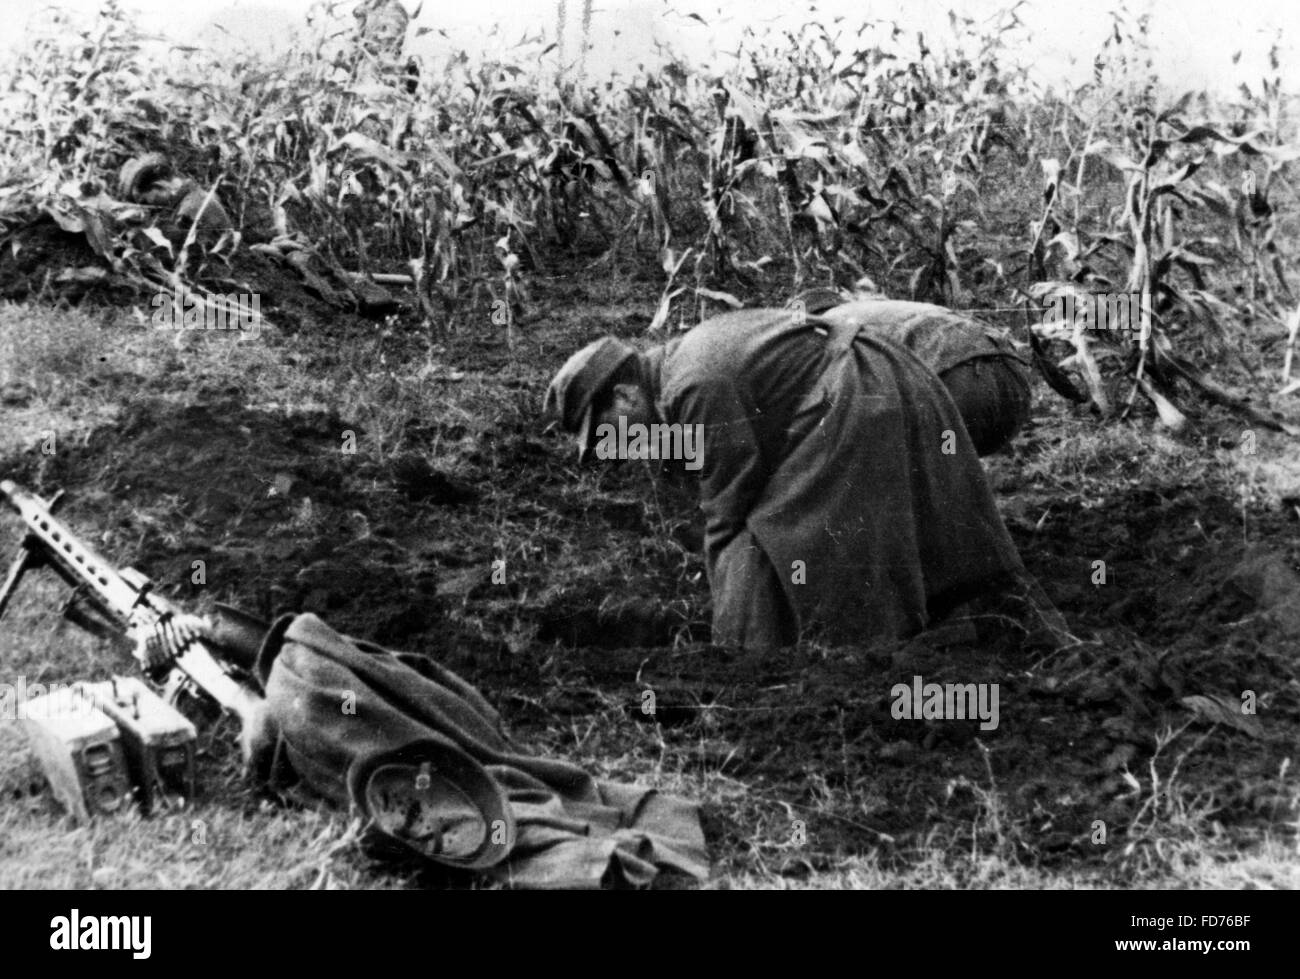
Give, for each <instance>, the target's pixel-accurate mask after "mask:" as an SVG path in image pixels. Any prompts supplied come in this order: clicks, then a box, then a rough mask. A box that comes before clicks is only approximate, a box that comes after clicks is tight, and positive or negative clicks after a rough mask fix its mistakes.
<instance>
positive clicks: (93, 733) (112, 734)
mask: <svg viewBox="0 0 1300 979" xmlns="http://www.w3.org/2000/svg"><path fill="white" fill-rule="evenodd" d="M23 729H24V731H25V732H26V734H27V738H28V740H29V741H30V742H31V746H32V751H33V752H34V753H35V754H36V757H37V760H38V761H39V762H40V764H41V768H42V769H43V770H44V772H45V777H46V778H47V779H49V782H50V788H51V789H52V790H53V792H54V797H55V798H56V799H58V800H59V802H61V803H62V804H63V806H64V808H66V809H67V810H68V812H69V813H71V814H72V816H73V818H74V819H77V820H80V821H82V822H86V821H89V819H90V817H91V816H92V815H94V814H96V813H112V812H117V811H118V810H119V809H121V808H122V807H123V806H125V805H128V804H129V802H130V799H131V781H130V777H129V774H128V771H127V763H126V755H125V753H124V752H123V750H122V742H121V735H120V734H119V732H118V729H117V725H116V724H115V723H113V721H112V719H111V718H109V716H108V715H107V714H105V713H104V712H103V711H101V710H99V709H98V708H96V707H95V706H94V704H92V703H91V702H90V701H89V700H87V699H86V698H84V697H82V696H80V695H79V694H78V693H77V692H76V691H75V690H74V689H73V688H71V687H65V688H62V689H59V690H55V691H52V692H51V693H48V694H46V695H45V696H42V697H33V698H32V699H31V700H29V701H27V702H26V703H25V704H24V705H23Z"/></svg>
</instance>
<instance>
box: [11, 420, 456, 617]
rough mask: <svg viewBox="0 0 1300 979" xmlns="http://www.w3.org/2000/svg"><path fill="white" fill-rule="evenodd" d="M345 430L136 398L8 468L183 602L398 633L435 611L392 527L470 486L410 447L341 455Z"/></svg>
mask: <svg viewBox="0 0 1300 979" xmlns="http://www.w3.org/2000/svg"><path fill="white" fill-rule="evenodd" d="M350 436H351V437H355V438H362V437H363V436H364V433H363V432H362V431H360V429H359V428H358V427H357V426H355V425H352V424H349V423H347V422H345V421H344V420H343V419H340V418H338V417H337V416H334V415H329V414H323V413H318V412H305V413H292V414H288V415H278V414H272V413H269V412H261V411H252V410H249V409H247V408H244V407H243V406H241V405H238V404H235V403H229V402H227V403H218V404H211V405H203V406H191V407H187V408H176V407H175V406H173V405H169V404H165V403H161V402H158V403H151V404H139V405H135V406H133V407H132V408H130V409H129V410H128V411H127V412H126V413H125V415H124V417H123V418H122V420H121V422H120V424H119V425H118V426H116V427H111V428H101V429H99V430H96V431H95V432H93V433H92V434H91V435H90V436H89V438H88V439H87V440H86V442H85V444H84V445H80V446H76V447H69V448H67V449H64V450H61V451H60V453H59V454H58V455H57V456H55V457H53V458H52V459H47V460H45V461H46V463H47V465H45V466H44V467H43V468H40V467H39V466H38V464H37V460H36V459H34V458H32V457H30V456H29V457H27V458H26V459H25V460H23V461H20V463H19V465H18V466H17V467H16V469H15V470H14V471H15V475H16V477H17V478H18V479H19V480H20V481H24V482H30V483H32V484H36V483H38V482H39V483H40V484H41V485H40V486H39V489H40V490H41V491H43V492H49V491H51V489H52V488H53V487H56V486H61V487H66V488H68V489H69V490H70V500H69V505H68V508H67V511H66V514H65V519H67V520H68V521H69V523H70V524H71V525H72V526H73V527H74V528H94V527H98V528H100V529H101V531H102V535H103V537H102V539H101V540H99V541H96V542H95V543H96V545H97V546H99V547H101V548H102V549H103V550H104V551H105V552H106V554H107V555H109V556H112V557H114V558H116V559H123V560H129V561H131V562H132V563H134V564H135V565H136V566H137V567H139V568H140V569H141V570H143V571H145V572H146V573H147V574H148V575H150V577H152V578H153V579H154V580H155V581H156V582H158V584H159V585H160V586H161V587H163V588H164V589H167V590H168V591H171V592H173V593H174V594H176V595H177V596H178V597H180V598H183V599H185V600H198V599H202V598H204V597H211V598H214V599H217V600H222V601H231V602H235V603H237V604H240V605H243V606H245V607H247V608H249V609H250V610H251V611H256V612H258V613H259V614H261V615H263V616H267V617H271V616H274V615H278V614H280V613H283V612H286V611H313V612H317V613H320V614H322V615H324V616H326V617H328V618H329V620H330V621H331V622H333V623H335V624H336V625H337V626H338V627H340V628H341V629H343V630H345V631H348V632H351V633H354V634H356V635H362V636H366V637H369V638H373V639H375V640H376V641H379V642H400V641H402V640H403V639H405V638H407V637H409V636H411V635H412V634H414V633H421V632H424V631H425V630H428V629H429V628H430V627H431V626H432V625H434V624H435V623H436V622H438V620H439V619H440V616H441V612H440V609H439V605H438V599H437V594H436V592H437V588H436V578H435V574H434V571H433V568H432V565H431V564H430V563H429V562H428V561H426V560H422V559H421V558H420V556H419V555H418V553H415V552H413V550H412V549H411V547H410V545H409V539H406V538H405V535H403V534H402V533H401V532H400V531H399V530H398V529H397V528H399V527H404V526H405V527H407V528H409V529H414V528H412V527H411V525H412V523H414V524H415V525H416V526H418V525H419V524H420V523H421V522H422V521H423V519H424V518H425V517H426V516H427V513H428V509H429V508H430V507H432V506H435V505H438V504H441V503H444V502H446V503H455V502H460V501H463V500H465V499H469V498H472V495H473V494H472V491H471V490H470V489H469V488H468V487H465V486H462V485H460V484H459V483H457V482H456V481H454V480H452V479H451V478H450V477H449V476H447V475H446V474H444V473H441V472H439V471H437V470H436V469H435V468H433V467H432V466H431V465H430V464H429V463H428V462H427V460H423V459H419V458H418V457H413V456H404V457H398V458H397V459H395V460H390V461H383V462H377V461H375V460H370V459H366V458H364V457H362V456H360V455H356V454H350V453H349V452H347V451H346V448H347V446H348V445H349V444H350V443H349V438H350ZM38 468H39V470H40V471H39V473H38V472H37V470H38ZM24 470H26V471H24ZM376 487H378V489H377V490H376ZM360 500H365V501H366V505H365V510H366V512H364V513H363V512H361V511H360V510H358V509H357V505H358V501H360ZM412 501H416V503H417V504H418V506H417V505H413V503H412ZM412 510H415V512H414V513H412ZM413 518H414V519H413Z"/></svg>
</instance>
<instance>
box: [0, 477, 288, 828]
mask: <svg viewBox="0 0 1300 979" xmlns="http://www.w3.org/2000/svg"><path fill="white" fill-rule="evenodd" d="M0 494H2V495H3V496H4V497H5V499H7V500H8V501H9V503H10V504H12V506H13V507H14V509H15V510H17V511H18V514H19V516H21V518H22V520H23V523H24V525H25V534H24V536H23V539H22V541H21V543H20V545H19V549H18V553H17V555H16V556H15V558H14V560H13V562H12V564H11V565H10V567H9V572H8V574H7V575H6V577H5V581H4V584H3V585H0V617H3V615H4V612H5V609H6V607H7V606H8V604H9V601H10V599H11V597H12V596H13V594H14V591H15V589H16V588H17V586H18V583H19V581H20V580H21V578H22V576H23V574H24V572H26V571H27V570H28V569H29V568H31V567H35V566H39V565H42V564H46V565H49V566H50V567H52V568H53V569H54V570H55V571H56V572H57V573H58V574H59V576H60V577H62V578H63V579H64V580H65V581H66V582H67V583H68V584H69V585H71V586H72V588H73V590H74V591H73V598H72V601H70V602H69V604H68V606H67V607H66V608H65V610H64V611H65V614H67V615H68V617H69V618H72V619H73V620H74V621H76V622H77V623H78V624H80V625H82V626H83V627H85V628H87V629H90V630H91V631H94V632H101V631H103V626H104V624H105V622H106V623H107V626H108V628H110V629H111V630H112V631H115V632H116V633H117V634H119V635H121V636H123V637H125V638H126V639H128V640H130V641H131V642H133V643H134V644H135V648H136V650H137V658H138V659H139V660H140V665H141V667H142V668H143V670H144V672H145V675H146V676H147V677H148V678H149V679H150V680H151V681H153V682H154V683H158V684H160V685H161V686H162V687H163V690H164V696H165V697H166V700H167V703H168V704H170V705H171V707H170V708H167V709H168V710H170V714H167V713H165V711H164V710H163V708H166V707H167V705H166V704H164V703H163V702H162V701H161V700H158V698H157V697H156V696H153V695H152V694H151V692H150V691H149V690H148V689H147V688H144V687H142V686H141V685H140V684H139V683H138V681H126V680H121V681H114V682H113V683H112V684H111V685H109V684H98V685H92V684H85V685H82V684H78V685H76V686H74V688H72V690H71V691H60V696H59V697H57V698H55V699H54V700H53V701H51V702H50V703H47V704H43V705H41V708H42V709H39V710H36V711H35V714H36V715H37V717H36V718H35V719H33V717H32V710H31V709H32V708H33V707H35V706H36V705H34V704H28V705H27V707H28V708H29V710H28V716H27V721H28V732H29V734H31V736H32V741H33V745H34V746H35V747H36V750H37V754H38V755H39V756H40V759H41V761H42V764H43V765H44V766H45V769H46V772H47V774H48V775H49V776H50V782H51V784H52V785H53V786H54V788H55V792H56V794H57V795H59V797H60V798H61V799H62V800H63V801H64V803H65V804H66V805H67V806H68V808H69V809H70V810H71V811H73V812H74V813H77V814H81V815H85V814H86V813H87V812H89V811H113V810H114V809H116V808H118V807H119V805H120V803H121V799H120V797H118V798H117V801H114V799H113V792H114V791H116V790H115V789H114V788H113V787H114V786H120V785H121V784H122V782H123V779H124V777H126V776H125V775H124V773H123V771H122V770H121V769H122V768H123V765H124V764H125V765H126V766H128V767H129V768H130V770H131V771H130V773H129V775H130V778H129V781H131V782H134V783H135V786H136V791H137V793H138V794H139V797H140V798H141V799H142V801H145V802H147V800H148V799H149V798H150V797H151V796H152V795H153V794H154V793H153V789H154V784H153V783H154V782H156V781H158V778H157V777H156V776H158V774H159V773H160V772H163V771H164V770H165V769H166V768H167V764H168V759H170V761H171V763H172V769H173V770H172V777H171V778H170V781H171V783H172V784H173V785H174V786H177V787H178V788H179V786H178V783H180V785H184V784H186V783H188V784H189V785H192V781H193V773H192V767H193V763H192V750H191V751H190V754H189V758H190V761H189V762H188V766H187V765H186V764H185V763H184V762H183V759H179V756H178V755H177V754H176V748H177V746H178V745H179V744H180V742H181V741H183V740H184V737H183V735H184V732H185V731H186V728H185V725H186V724H188V722H187V721H185V719H184V718H183V717H180V715H179V714H177V713H176V711H175V710H174V707H175V705H176V704H177V703H178V702H179V701H181V700H183V699H184V698H185V697H186V696H189V695H198V697H199V698H200V699H202V700H205V701H208V702H210V703H212V704H215V705H216V706H217V707H218V708H220V710H221V711H222V712H224V713H229V714H232V715H234V716H235V717H236V718H237V719H238V721H239V725H240V731H241V739H242V740H243V746H244V749H245V758H246V759H247V757H248V755H249V742H248V739H249V738H250V737H252V736H253V732H255V731H256V730H257V729H258V728H259V726H260V723H261V719H262V713H261V706H262V704H263V698H262V696H261V694H260V692H259V691H258V690H256V689H255V688H254V687H253V686H252V685H251V683H249V682H247V681H245V680H243V679H241V678H240V677H239V676H238V675H237V674H236V673H234V672H232V671H231V670H230V669H229V668H228V667H227V666H226V665H225V664H224V663H223V662H222V661H221V659H224V660H225V661H226V662H227V663H231V664H234V665H236V666H239V667H243V668H245V669H247V668H251V666H252V663H253V660H254V658H255V656H256V651H257V649H258V647H259V645H260V642H261V639H262V637H263V636H264V635H265V633H266V625H265V623H262V622H259V621H258V620H256V619H255V618H253V617H252V616H248V615H245V614H244V613H242V612H239V611H238V610H236V609H232V608H229V607H228V606H218V609H217V615H216V616H215V617H214V618H213V619H212V620H211V621H206V622H204V623H203V628H202V630H199V631H198V632H197V633H196V631H195V630H193V629H190V628H186V627H184V626H182V627H181V628H180V629H178V628H177V623H178V622H184V620H186V619H187V618H189V617H186V616H183V615H182V612H181V610H180V609H178V608H177V607H175V606H173V605H172V604H171V603H170V602H168V601H167V600H166V599H165V598H163V597H162V596H161V595H158V594H157V593H156V592H155V591H154V590H153V586H152V584H151V583H150V582H149V580H148V579H147V578H145V577H144V576H143V575H142V574H140V573H139V572H138V571H136V570H135V569H133V568H124V569H122V570H120V571H119V570H117V569H116V568H115V567H114V566H113V565H111V564H109V563H108V562H107V561H106V560H104V558H102V557H100V556H99V555H98V554H96V553H95V552H94V551H93V550H92V549H91V548H90V547H88V546H87V545H86V544H85V543H84V542H82V541H81V540H80V539H78V538H77V536H76V535H75V534H73V533H72V531H70V530H69V529H68V528H67V527H65V526H64V525H63V524H62V523H61V522H60V521H59V520H58V519H57V518H56V517H55V516H54V515H53V512H52V511H53V510H54V508H55V507H56V506H57V504H58V502H59V500H60V498H61V496H62V493H59V494H56V495H55V496H54V497H53V498H52V499H50V500H49V501H48V502H47V501H46V500H43V499H41V498H40V497H38V496H35V495H33V494H31V493H28V492H27V491H26V490H23V489H21V488H19V487H18V486H15V485H14V484H13V483H12V482H10V481H9V480H5V481H3V482H0ZM82 597H85V598H87V599H88V600H89V602H90V604H91V605H92V607H93V609H94V611H95V613H97V616H98V619H96V617H95V616H88V615H87V613H86V612H85V611H83V610H80V609H79V608H78V607H77V605H76V603H77V601H78V599H80V598H82ZM218 657H221V659H219V658H218ZM122 689H129V690H130V693H129V694H126V695H124V694H123V693H122ZM99 708H102V710H100V709H99ZM142 710H143V714H142ZM41 715H43V716H41ZM88 717H89V718H90V720H89V721H87V718H88ZM116 731H120V733H121V735H122V741H123V744H122V745H121V749H119V748H117V747H114V746H113V744H112V743H111V742H114V741H115V740H116V735H115V734H114V733H113V732H116ZM188 731H189V741H190V742H191V743H192V741H193V728H192V726H191V727H189V728H188ZM186 767H188V769H189V771H188V773H187V772H184V771H180V770H181V769H185V768H186ZM141 773H144V774H143V775H142V774H141ZM142 780H143V784H142ZM183 794H186V795H188V792H184V793H183Z"/></svg>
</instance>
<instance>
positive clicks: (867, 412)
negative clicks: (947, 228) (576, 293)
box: [647, 310, 1024, 644]
mask: <svg viewBox="0 0 1300 979" xmlns="http://www.w3.org/2000/svg"><path fill="white" fill-rule="evenodd" d="M647 368H648V373H649V375H650V376H649V383H650V386H651V388H652V389H653V391H654V395H655V402H656V407H657V410H658V412H659V414H660V416H661V417H662V419H663V420H664V421H666V422H668V423H684V424H697V423H698V424H701V425H703V426H704V466H703V470H702V472H701V493H700V506H701V509H702V510H703V511H704V516H705V521H706V528H705V551H706V558H707V564H708V570H709V582H710V586H711V590H712V594H713V602H714V634H715V635H714V641H715V642H720V643H729V642H740V643H743V644H749V643H750V642H751V641H753V642H763V643H777V644H780V643H784V642H788V641H790V640H791V639H793V638H794V636H795V635H796V634H802V635H803V636H804V637H809V636H812V635H817V636H820V638H822V639H823V640H824V641H828V642H836V643H859V642H871V641H876V640H882V639H895V638H900V637H904V636H907V635H911V634H913V633H915V632H917V631H919V630H921V629H923V628H924V627H925V626H926V625H927V624H928V622H929V621H930V619H931V618H932V616H933V615H934V614H935V613H936V611H938V610H940V609H942V608H945V607H948V606H951V605H953V604H956V603H957V602H959V601H964V600H965V599H967V598H969V597H972V596H973V595H974V594H976V593H978V592H979V591H981V590H983V589H986V588H988V587H989V586H991V585H993V584H994V583H996V582H998V581H1001V580H1005V579H1007V578H1009V577H1011V576H1015V575H1020V574H1023V573H1024V570H1023V566H1022V564H1021V562H1020V558H1019V555H1018V554H1017V553H1016V550H1015V546H1014V545H1013V544H1012V542H1011V539H1010V537H1009V536H1008V535H1007V532H1006V528H1005V527H1004V526H1003V524H1002V520H1001V518H1000V517H999V515H998V512H997V510H996V507H995V505H994V502H993V497H992V495H991V493H990V490H989V486H988V483H987V481H986V479H985V475H984V470H983V467H982V466H981V464H980V462H979V459H978V457H977V456H976V454H975V451H974V448H973V446H972V445H971V442H970V438H969V436H968V435H967V434H966V432H965V429H964V428H963V425H962V423H961V419H960V416H959V415H958V412H957V408H956V406H955V405H954V404H953V401H952V399H951V397H950V396H949V395H948V393H947V391H946V390H945V389H944V386H943V384H942V382H941V381H940V380H939V378H938V377H937V375H936V374H935V373H934V372H933V371H931V370H930V369H929V368H928V367H926V366H925V365H924V364H923V363H922V362H921V361H920V360H919V359H918V358H917V357H916V356H914V355H913V354H911V353H909V352H908V351H907V350H905V349H903V348H902V347H900V346H897V345H896V344H893V343H890V342H889V341H887V340H882V339H879V338H876V337H873V336H871V335H870V333H869V332H865V331H860V330H859V329H858V328H857V326H855V325H853V324H849V323H839V324H835V323H831V322H829V321H825V320H821V319H819V318H817V317H794V316H792V315H791V313H790V312H789V311H788V310H786V311H782V310H742V311H738V312H735V313H728V314H725V315H722V316H718V317H716V318H714V319H710V320H707V321H706V322H704V323H701V324H700V325H699V326H696V327H695V328H694V329H692V330H691V331H690V332H689V333H687V334H686V335H685V336H683V337H681V338H680V339H676V340H673V341H672V342H670V343H669V344H667V345H666V346H664V347H660V348H656V349H654V350H652V351H650V352H649V354H648V355H647ZM764 617H766V621H760V620H763V619H764Z"/></svg>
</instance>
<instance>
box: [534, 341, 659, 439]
mask: <svg viewBox="0 0 1300 979" xmlns="http://www.w3.org/2000/svg"><path fill="white" fill-rule="evenodd" d="M635 356H636V348H635V347H633V346H632V345H631V344H630V343H624V342H623V341H622V340H619V339H617V338H616V337H604V338H603V339H600V340H597V341H595V342H594V343H589V344H587V345H586V346H585V347H583V348H582V349H581V350H579V351H578V352H577V353H576V354H574V355H573V356H572V357H570V358H569V359H568V360H567V361H565V363H564V366H563V367H561V368H560V369H559V371H557V372H556V374H555V377H554V379H552V381H551V386H550V387H548V388H547V389H546V401H545V403H544V404H543V410H544V411H545V412H546V415H547V416H548V417H552V418H558V419H559V422H560V427H561V428H563V429H564V430H565V431H566V432H577V433H578V459H579V460H581V459H582V458H583V456H584V455H586V451H587V444H588V440H589V437H590V429H591V419H592V414H593V411H592V409H593V406H594V405H593V403H594V402H595V400H596V396H597V395H598V394H600V393H601V391H602V390H604V388H605V386H606V385H607V384H608V383H609V381H610V378H612V377H613V376H614V375H615V374H616V373H618V370H619V368H620V367H622V366H623V365H624V364H626V363H627V362H628V361H629V360H631V359H632V358H634V357H635Z"/></svg>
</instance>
